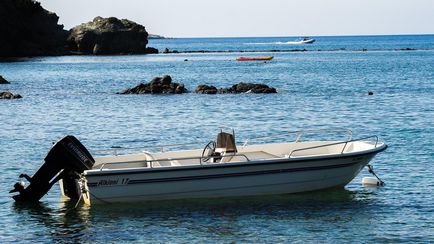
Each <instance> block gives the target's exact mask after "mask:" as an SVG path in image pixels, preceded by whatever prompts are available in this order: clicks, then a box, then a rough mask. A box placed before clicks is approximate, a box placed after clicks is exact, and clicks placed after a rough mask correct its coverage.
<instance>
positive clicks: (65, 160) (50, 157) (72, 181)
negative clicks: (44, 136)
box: [9, 136, 95, 202]
mask: <svg viewBox="0 0 434 244" xmlns="http://www.w3.org/2000/svg"><path fill="white" fill-rule="evenodd" d="M94 163H95V160H94V159H93V157H92V155H90V153H89V151H88V150H87V149H86V148H85V147H84V146H83V144H81V143H80V141H78V140H77V138H75V137H74V136H65V137H64V138H63V139H61V140H59V141H58V142H57V143H55V144H54V145H53V147H52V148H51V150H50V151H49V152H48V154H47V156H46V157H45V163H44V164H43V165H42V166H41V167H40V168H39V170H38V171H37V172H36V173H35V174H34V175H33V176H32V177H30V176H28V175H26V174H21V175H20V178H25V179H26V180H27V181H29V182H30V185H29V186H27V188H25V186H24V183H23V182H18V183H16V184H15V185H14V189H13V190H11V191H10V192H9V193H14V192H18V193H19V194H18V195H15V196H13V198H14V199H15V201H20V202H35V201H39V199H41V198H42V197H43V196H44V195H45V194H46V193H47V192H48V191H49V190H50V189H51V187H52V186H53V185H54V184H55V183H56V182H57V181H59V180H60V179H62V180H63V184H64V186H66V187H65V188H64V191H65V195H67V196H68V197H70V198H73V199H77V198H79V196H80V194H81V190H80V187H79V184H78V180H79V178H80V174H81V173H83V171H84V170H88V169H91V168H92V166H93V164H94Z"/></svg>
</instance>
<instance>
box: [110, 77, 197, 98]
mask: <svg viewBox="0 0 434 244" xmlns="http://www.w3.org/2000/svg"><path fill="white" fill-rule="evenodd" d="M186 92H188V90H187V89H185V87H184V84H182V83H175V82H172V77H170V76H169V75H165V76H163V77H155V78H154V79H152V80H151V82H149V83H139V84H138V85H137V86H135V87H133V88H129V89H126V90H124V91H122V92H120V93H118V94H181V93H186Z"/></svg>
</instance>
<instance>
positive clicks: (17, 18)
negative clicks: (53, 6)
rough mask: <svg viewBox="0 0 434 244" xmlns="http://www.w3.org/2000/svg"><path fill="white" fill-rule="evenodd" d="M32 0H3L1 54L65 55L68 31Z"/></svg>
mask: <svg viewBox="0 0 434 244" xmlns="http://www.w3.org/2000/svg"><path fill="white" fill-rule="evenodd" d="M58 20H59V17H58V16H57V15H56V14H55V13H51V12H48V11H47V10H45V9H44V8H42V7H41V4H40V3H39V2H36V1H33V0H1V1H0V57H23V56H41V55H63V54H67V53H68V47H67V44H66V38H67V37H68V32H67V31H66V30H64V29H63V25H58V24H57V22H58Z"/></svg>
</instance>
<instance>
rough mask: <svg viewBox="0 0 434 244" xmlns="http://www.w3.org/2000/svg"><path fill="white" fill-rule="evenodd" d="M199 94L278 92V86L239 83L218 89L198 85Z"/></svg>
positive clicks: (197, 91)
mask: <svg viewBox="0 0 434 244" xmlns="http://www.w3.org/2000/svg"><path fill="white" fill-rule="evenodd" d="M195 92H196V93H199V94H216V93H219V94H225V93H277V90H276V88H274V87H269V86H267V85H265V84H257V83H243V82H241V83H238V84H235V85H233V86H231V87H228V88H220V89H217V88H216V87H215V86H208V85H199V86H197V87H196V90H195Z"/></svg>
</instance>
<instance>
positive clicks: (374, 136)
mask: <svg viewBox="0 0 434 244" xmlns="http://www.w3.org/2000/svg"><path fill="white" fill-rule="evenodd" d="M369 138H375V144H374V148H377V145H378V136H377V135H372V136H367V137H363V138H359V139H354V140H346V141H341V142H334V143H329V144H324V145H319V146H313V147H303V148H299V149H294V150H292V151H291V152H290V153H289V154H288V156H287V157H288V158H290V157H291V156H292V154H293V153H294V152H300V151H305V150H312V149H317V148H323V147H329V146H335V145H340V144H343V147H342V150H341V153H340V154H344V151H345V148H346V147H347V145H348V143H350V142H356V141H363V140H366V139H369Z"/></svg>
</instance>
